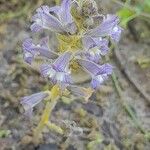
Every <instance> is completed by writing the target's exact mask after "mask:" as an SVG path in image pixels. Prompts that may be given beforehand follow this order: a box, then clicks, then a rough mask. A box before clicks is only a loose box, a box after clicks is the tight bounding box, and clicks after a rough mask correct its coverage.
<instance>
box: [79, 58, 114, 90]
mask: <svg viewBox="0 0 150 150" xmlns="http://www.w3.org/2000/svg"><path fill="white" fill-rule="evenodd" d="M78 63H79V64H80V65H81V66H82V67H83V68H85V70H86V71H87V72H88V73H90V75H91V76H92V81H91V86H92V88H94V89H97V88H99V87H100V86H101V84H102V83H103V82H104V81H105V80H106V79H107V78H108V75H110V74H111V73H112V68H113V67H112V66H111V65H110V64H104V65H101V66H100V65H97V64H95V63H93V62H91V61H88V60H81V59H78Z"/></svg>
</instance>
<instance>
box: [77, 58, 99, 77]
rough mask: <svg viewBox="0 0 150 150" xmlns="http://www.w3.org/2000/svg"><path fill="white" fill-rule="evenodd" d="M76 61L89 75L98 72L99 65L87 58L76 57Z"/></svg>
mask: <svg viewBox="0 0 150 150" xmlns="http://www.w3.org/2000/svg"><path fill="white" fill-rule="evenodd" d="M77 61H78V63H79V64H80V65H81V66H82V67H83V68H85V69H86V70H87V71H88V72H89V73H90V74H91V75H97V73H98V72H99V65H97V64H96V63H94V62H91V61H89V60H84V59H77Z"/></svg>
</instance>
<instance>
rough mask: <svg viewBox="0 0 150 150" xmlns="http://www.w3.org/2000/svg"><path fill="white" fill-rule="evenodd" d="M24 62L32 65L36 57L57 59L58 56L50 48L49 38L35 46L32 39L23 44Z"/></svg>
mask: <svg viewBox="0 0 150 150" xmlns="http://www.w3.org/2000/svg"><path fill="white" fill-rule="evenodd" d="M23 52H24V60H25V61H26V62H27V63H29V64H31V63H32V61H33V59H34V57H35V56H36V55H40V56H44V57H46V58H49V59H56V58H57V57H58V55H57V54H56V53H55V52H53V51H51V50H50V49H49V46H48V37H46V38H43V39H41V41H40V44H37V45H35V44H34V43H33V40H32V39H31V38H28V39H26V40H25V41H24V42H23Z"/></svg>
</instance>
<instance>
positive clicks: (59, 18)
mask: <svg viewBox="0 0 150 150" xmlns="http://www.w3.org/2000/svg"><path fill="white" fill-rule="evenodd" d="M70 9H71V0H63V1H62V4H61V6H54V7H51V8H49V7H48V6H42V7H41V8H39V9H37V14H35V15H34V16H33V21H34V23H33V24H32V25H31V30H32V31H33V32H38V31H40V30H42V29H49V30H51V31H55V32H58V33H64V32H69V33H71V34H72V33H75V31H76V26H75V24H74V22H73V19H72V15H71V13H70Z"/></svg>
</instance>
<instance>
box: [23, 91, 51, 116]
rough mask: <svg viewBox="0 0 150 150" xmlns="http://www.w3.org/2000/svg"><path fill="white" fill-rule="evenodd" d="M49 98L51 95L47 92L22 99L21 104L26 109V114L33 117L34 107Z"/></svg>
mask: <svg viewBox="0 0 150 150" xmlns="http://www.w3.org/2000/svg"><path fill="white" fill-rule="evenodd" d="M48 96H49V94H48V93H47V92H39V93H35V94H32V95H30V96H25V97H22V98H21V102H20V103H21V104H22V105H23V107H24V109H25V114H26V115H28V116H31V115H32V111H33V107H35V106H36V105H37V104H38V103H40V102H41V101H42V100H43V99H45V98H46V97H48Z"/></svg>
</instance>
